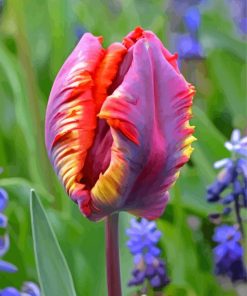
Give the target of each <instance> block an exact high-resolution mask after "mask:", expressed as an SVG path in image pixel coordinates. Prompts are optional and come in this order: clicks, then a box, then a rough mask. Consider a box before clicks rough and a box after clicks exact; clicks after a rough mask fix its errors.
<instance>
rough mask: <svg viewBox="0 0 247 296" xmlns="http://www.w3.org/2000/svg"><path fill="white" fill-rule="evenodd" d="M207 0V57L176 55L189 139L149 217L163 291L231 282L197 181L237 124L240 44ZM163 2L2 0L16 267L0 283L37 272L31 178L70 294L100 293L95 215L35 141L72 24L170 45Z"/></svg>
mask: <svg viewBox="0 0 247 296" xmlns="http://www.w3.org/2000/svg"><path fill="white" fill-rule="evenodd" d="M6 2H7V3H6ZM208 2H209V6H208V7H207V8H206V9H204V10H203V11H202V26H201V30H200V40H201V42H202V44H203V46H204V49H205V54H206V58H205V59H204V60H198V61H187V62H185V64H184V65H183V71H184V74H185V76H186V77H187V79H190V80H192V82H193V83H194V84H195V85H196V88H197V95H196V97H195V100H194V102H195V104H194V108H193V111H194V119H193V124H194V125H196V137H197V138H198V141H197V142H196V143H195V144H194V147H195V151H194V153H193V156H192V160H191V162H190V163H189V165H187V166H186V167H185V168H183V170H182V174H181V177H180V179H179V181H178V182H177V183H176V186H175V189H174V190H172V198H171V202H170V204H169V206H168V208H167V210H166V212H165V214H164V215H163V216H162V217H161V219H159V220H158V226H159V227H160V229H161V230H162V231H163V232H164V234H163V238H162V241H161V243H160V246H161V248H162V250H163V257H164V258H165V259H166V261H167V265H168V270H169V275H170V278H171V281H172V282H171V284H170V285H169V287H168V288H167V289H166V291H167V295H175V296H180V295H181V296H182V295H189V296H194V295H196V296H197V295H198V296H204V295H205V296H206V295H212V296H214V295H215V296H218V295H236V287H232V286H231V285H229V284H227V285H223V287H222V285H220V284H219V281H217V279H216V278H215V277H214V275H213V265H212V252H211V249H212V247H213V244H212V242H211V236H212V233H213V228H214V227H213V225H211V224H210V222H208V219H207V215H208V214H209V213H210V212H213V211H214V210H215V208H214V207H213V206H211V205H208V204H207V202H206V201H205V198H204V196H205V187H206V185H207V184H209V183H210V182H211V181H212V180H213V179H214V178H215V176H216V172H215V171H214V169H213V167H212V165H213V162H214V161H216V160H218V159H221V158H224V157H227V156H228V152H227V151H226V150H225V149H224V146H223V144H224V141H225V140H226V138H229V135H230V133H231V131H232V129H233V128H240V129H241V130H242V131H243V132H244V131H245V132H246V128H247V123H246V122H247V120H246V119H247V100H246V93H247V92H246V83H245V82H246V78H247V77H246V44H245V43H244V40H243V37H242V36H241V35H239V34H238V33H237V31H236V27H235V24H234V23H233V21H232V19H231V17H230V14H229V9H228V7H227V1H223V0H222V1H221V0H216V1H208ZM167 7H168V1H163V0H162V1H161V0H150V1H148V0H135V1H131V0H119V1H113V0H112V1H110V0H108V1H107V0H103V1H99V0H93V1H91V0H84V1H79V0H43V1H38V0H22V1H20V0H9V1H5V5H4V8H3V11H2V13H1V16H0V118H1V123H0V166H1V167H2V168H3V169H4V173H3V174H2V175H1V179H0V186H1V187H4V188H5V189H6V190H7V191H8V193H9V196H10V203H9V206H8V208H7V211H6V213H7V215H8V217H9V233H10V237H11V247H10V251H9V252H8V253H7V254H6V256H5V257H4V258H5V259H6V260H9V261H10V262H12V263H14V264H16V265H17V266H18V268H19V272H18V273H16V274H11V275H7V274H3V273H1V274H0V288H3V287H5V286H7V285H11V286H15V287H18V288H19V287H20V285H21V283H22V282H23V281H25V280H33V281H37V272H36V268H35V261H34V252H33V245H32V237H31V223H30V211H29V198H30V196H29V192H30V188H35V190H36V192H37V193H38V195H39V196H40V198H41V200H42V203H43V204H44V206H45V208H46V212H47V214H48V217H49V220H50V221H51V224H52V226H53V228H54V230H55V233H56V235H57V237H58V241H59V243H60V245H61V248H62V251H63V252H64V254H65V257H66V259H67V262H68V265H69V268H70V270H71V273H72V277H73V280H74V283H75V288H76V291H77V295H78V296H81V295H106V280H105V259H104V225H103V223H102V222H101V223H91V222H89V221H87V220H86V219H84V218H83V217H82V215H81V214H80V213H79V211H78V209H77V207H76V206H75V205H74V204H73V203H72V202H70V201H69V199H68V198H67V197H66V195H65V194H64V192H63V189H62V188H61V186H60V184H59V183H58V181H57V179H56V176H54V174H53V170H52V169H51V166H50V164H49V162H48V160H47V157H46V152H45V149H44V136H43V134H44V116H45V107H46V104H47V100H48V96H49V92H50V89H51V85H52V82H53V80H54V77H55V75H56V73H57V72H58V70H59V68H60V67H61V65H62V63H63V61H64V60H65V58H66V57H67V55H68V54H69V53H70V51H71V50H72V49H73V47H74V46H75V44H76V40H77V37H76V34H75V29H76V28H77V27H78V26H83V27H84V28H86V29H87V30H88V31H90V32H92V33H94V34H96V35H103V36H104V44H105V45H107V44H109V43H110V42H113V41H116V40H121V39H122V37H123V36H124V35H126V33H127V32H129V31H130V30H132V29H133V28H134V27H135V26H138V25H141V26H143V27H144V28H148V29H151V30H153V31H154V32H155V33H157V34H158V36H159V37H160V38H161V40H162V41H163V42H164V43H165V45H166V47H167V48H168V49H171V47H170V46H169V13H168V10H167ZM188 69H190V70H188ZM191 69H192V70H191ZM129 218H130V216H129V215H127V214H125V213H122V214H121V221H120V239H121V242H120V253H121V267H122V284H123V294H124V295H131V292H132V291H133V290H135V289H133V288H132V289H130V288H127V285H126V284H127V281H128V279H129V277H130V271H131V269H132V261H131V260H132V258H131V256H130V255H129V253H128V250H127V248H126V247H125V242H126V239H127V238H126V236H125V230H124V229H125V228H126V226H127V225H128V221H129ZM45 255H46V256H49V254H48V253H47V254H45ZM45 255H44V256H45ZM47 272H49V271H47ZM54 285H59V283H56V282H54Z"/></svg>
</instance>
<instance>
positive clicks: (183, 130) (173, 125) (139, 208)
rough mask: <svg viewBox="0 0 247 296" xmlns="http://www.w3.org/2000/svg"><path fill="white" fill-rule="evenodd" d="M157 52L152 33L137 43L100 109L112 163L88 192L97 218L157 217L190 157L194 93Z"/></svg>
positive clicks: (171, 63) (163, 53) (158, 45)
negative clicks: (119, 214) (118, 214)
mask: <svg viewBox="0 0 247 296" xmlns="http://www.w3.org/2000/svg"><path fill="white" fill-rule="evenodd" d="M161 46H162V45H161V43H160V41H159V40H158V39H157V37H155V35H154V34H153V33H151V32H145V33H143V38H138V40H137V42H136V43H135V45H134V46H133V61H132V63H131V66H130V68H129V70H128V72H127V74H126V75H125V77H124V79H123V82H122V83H121V84H120V85H119V87H118V88H117V89H116V90H115V91H114V92H113V94H112V95H111V96H108V97H107V99H106V100H105V102H104V104H103V106H102V108H101V111H100V114H99V117H100V118H102V119H105V120H106V121H107V122H108V124H109V125H110V126H111V133H112V136H113V146H112V152H111V163H110V165H109V167H108V169H107V170H106V172H105V173H104V174H102V175H101V176H100V177H99V180H98V181H97V183H96V184H95V186H94V187H93V189H92V200H93V204H94V205H95V206H96V208H98V209H99V210H100V211H99V214H100V215H102V216H103V214H104V213H105V214H109V213H110V212H112V211H114V210H127V211H130V212H131V213H134V214H136V215H139V216H143V217H146V218H149V219H153V218H157V217H158V216H160V215H161V213H162V212H163V210H164V207H165V205H166V203H167V201H168V192H167V190H168V189H169V187H170V186H171V185H172V184H173V183H174V182H175V180H176V178H177V177H178V172H179V168H180V167H181V166H182V165H184V164H185V163H186V162H187V161H188V159H189V156H190V153H191V151H192V148H191V145H190V144H191V142H192V141H193V140H194V138H193V137H192V136H191V134H192V133H193V127H190V126H189V123H188V121H189V119H190V117H191V110H190V108H191V104H192V96H193V94H194V92H195V91H194V88H193V87H192V86H191V85H190V84H188V83H187V82H186V81H185V79H184V78H183V76H182V75H181V74H180V73H178V68H177V67H176V65H175V64H174V59H171V55H170V56H169V58H168V59H167V56H168V54H167V51H166V50H164V49H163V47H161ZM123 63H124V61H123Z"/></svg>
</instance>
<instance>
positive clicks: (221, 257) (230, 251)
mask: <svg viewBox="0 0 247 296" xmlns="http://www.w3.org/2000/svg"><path fill="white" fill-rule="evenodd" d="M225 147H226V148H227V149H228V150H229V151H230V152H231V154H232V156H231V158H225V159H221V160H219V161H217V162H216V163H215V164H214V167H215V168H216V169H219V168H221V169H222V171H221V172H220V173H219V175H218V176H217V178H216V180H215V181H214V182H213V183H212V184H211V185H210V186H209V187H208V188H207V200H208V202H218V203H220V204H221V205H223V211H222V213H214V214H212V215H210V218H211V220H212V221H213V222H216V223H220V222H221V221H222V218H223V217H224V216H227V215H229V214H230V213H231V212H232V211H233V210H234V211H235V214H236V217H237V226H229V225H220V226H218V227H216V229H215V234H214V236H213V240H214V241H215V242H216V243H217V244H218V245H217V246H216V247H215V248H214V259H215V272H216V274H217V275H225V276H228V277H229V278H230V279H231V280H232V281H233V282H234V281H237V280H247V274H246V268H245V266H244V261H243V256H244V250H243V247H242V245H241V237H242V236H243V225H242V217H241V210H242V209H243V208H247V137H243V138H241V133H240V131H239V130H234V131H233V132H232V135H231V140H230V141H227V142H226V143H225Z"/></svg>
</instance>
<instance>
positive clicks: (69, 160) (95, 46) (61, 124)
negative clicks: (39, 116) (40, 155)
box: [46, 33, 104, 199]
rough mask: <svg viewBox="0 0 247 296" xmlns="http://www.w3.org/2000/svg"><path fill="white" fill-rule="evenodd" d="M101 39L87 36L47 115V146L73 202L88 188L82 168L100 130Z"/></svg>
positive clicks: (67, 68)
mask: <svg viewBox="0 0 247 296" xmlns="http://www.w3.org/2000/svg"><path fill="white" fill-rule="evenodd" d="M101 41H102V40H101V39H100V38H97V37H94V36H93V35H91V34H89V33H86V34H84V35H83V37H82V39H81V40H80V42H79V43H78V45H77V46H76V48H75V49H74V51H73V52H72V54H71V55H70V56H69V57H68V59H67V61H66V62H65V64H64V65H63V67H62V69H61V70H60V72H59V73H58V75H57V77H56V80H55V83H54V85H53V88H52V91H51V95H50V98H49V103H48V107H47V114H46V146H47V150H48V154H49V157H50V159H51V161H52V164H53V166H54V168H55V170H56V172H57V174H58V176H59V177H60V179H61V181H62V183H63V184H64V186H65V188H66V191H67V193H68V194H69V195H70V197H71V198H72V199H76V198H77V194H78V192H81V191H83V190H84V188H85V187H86V185H85V184H84V183H83V182H81V180H82V179H83V174H82V169H83V166H84V162H85V159H86V156H87V153H88V150H89V148H90V147H91V146H92V144H93V140H94V137H95V129H96V125H97V124H96V120H97V119H96V110H95V102H94V99H93V91H92V88H93V85H94V82H93V75H94V73H95V70H96V67H97V65H98V64H99V62H100V60H101V59H102V58H103V56H104V50H103V48H102V46H101Z"/></svg>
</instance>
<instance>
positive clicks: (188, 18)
mask: <svg viewBox="0 0 247 296" xmlns="http://www.w3.org/2000/svg"><path fill="white" fill-rule="evenodd" d="M200 23H201V15H200V11H199V9H198V8H197V7H196V6H192V7H190V8H188V9H187V10H186V12H185V16H184V24H185V26H186V28H187V30H188V31H189V32H190V33H191V34H194V33H196V32H197V31H198V29H199V27H200Z"/></svg>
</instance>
